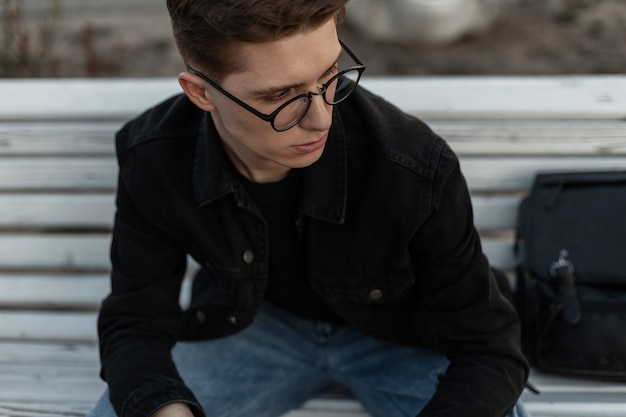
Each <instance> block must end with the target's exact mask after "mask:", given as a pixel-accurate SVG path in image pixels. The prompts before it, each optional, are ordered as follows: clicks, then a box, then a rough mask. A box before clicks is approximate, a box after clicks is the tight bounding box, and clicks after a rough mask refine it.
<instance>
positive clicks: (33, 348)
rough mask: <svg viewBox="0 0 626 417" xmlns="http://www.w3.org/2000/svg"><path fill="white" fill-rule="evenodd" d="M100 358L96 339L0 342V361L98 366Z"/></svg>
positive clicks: (27, 363)
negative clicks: (77, 341)
mask: <svg viewBox="0 0 626 417" xmlns="http://www.w3.org/2000/svg"><path fill="white" fill-rule="evenodd" d="M98 360H99V359H98V344H97V343H96V342H95V341H91V342H89V343H73V342H68V341H62V342H57V343H46V342H0V363H12V364H25V365H33V364H38V365H44V364H48V365H55V366H69V367H85V366H97V364H98Z"/></svg>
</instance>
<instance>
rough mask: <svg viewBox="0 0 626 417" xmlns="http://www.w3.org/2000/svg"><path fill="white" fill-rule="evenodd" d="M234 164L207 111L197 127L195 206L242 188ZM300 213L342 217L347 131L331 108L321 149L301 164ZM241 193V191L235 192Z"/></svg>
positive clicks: (326, 218)
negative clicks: (308, 162)
mask: <svg viewBox="0 0 626 417" xmlns="http://www.w3.org/2000/svg"><path fill="white" fill-rule="evenodd" d="M234 169H235V168H234V167H233V165H232V164H231V163H230V161H229V159H228V156H227V155H226V152H225V151H224V148H223V146H222V142H221V139H220V138H219V135H218V133H217V130H216V129H215V125H214V124H213V120H212V119H211V117H210V114H209V113H205V114H204V117H203V121H202V123H201V124H200V127H199V128H198V138H197V141H196V151H195V156H194V166H193V193H194V199H195V203H196V205H197V206H198V207H200V206H203V205H205V204H209V203H211V202H212V201H215V200H217V199H219V198H221V197H224V196H225V195H227V194H229V193H234V192H235V191H236V190H240V189H241V184H240V183H239V180H238V179H237V178H236V177H237V176H236V174H235V172H234ZM303 171H304V189H303V193H302V200H301V205H300V207H301V208H300V215H299V216H298V219H299V220H298V223H300V221H301V220H300V219H301V217H302V215H303V214H304V215H307V216H309V217H312V218H315V219H318V220H323V221H327V222H331V223H337V224H341V223H343V222H344V221H345V213H346V201H347V190H348V175H347V152H346V135H345V130H344V127H343V124H342V122H341V118H340V117H339V113H338V112H337V111H333V124H332V127H331V129H330V133H329V135H328V141H327V143H326V147H325V149H324V153H323V154H322V156H321V157H320V159H319V160H318V161H317V162H315V163H314V164H313V165H311V166H309V167H307V168H304V169H303ZM236 195H241V193H236Z"/></svg>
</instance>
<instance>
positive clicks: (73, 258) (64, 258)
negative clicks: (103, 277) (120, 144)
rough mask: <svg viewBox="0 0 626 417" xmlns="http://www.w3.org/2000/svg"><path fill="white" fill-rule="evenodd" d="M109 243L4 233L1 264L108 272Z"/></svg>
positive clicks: (496, 248) (495, 244) (506, 247)
mask: <svg viewBox="0 0 626 417" xmlns="http://www.w3.org/2000/svg"><path fill="white" fill-rule="evenodd" d="M109 245H110V237H109V236H108V235H101V236H99V235H91V236H84V235H59V236H55V235H51V236H40V235H1V236H0V265H1V266H2V268H4V269H15V270H19V269H27V270H43V269H54V270H68V271H71V270H74V271H84V270H91V271H108V270H109V268H110V261H109ZM484 246H485V251H486V252H488V254H489V255H490V257H493V259H494V260H497V262H498V264H499V265H500V266H504V265H509V266H510V265H512V264H513V263H512V258H511V255H510V254H509V252H510V251H511V247H512V242H511V241H510V239H509V240H508V241H507V240H501V239H489V238H486V239H485V241H484ZM33 254H37V256H33Z"/></svg>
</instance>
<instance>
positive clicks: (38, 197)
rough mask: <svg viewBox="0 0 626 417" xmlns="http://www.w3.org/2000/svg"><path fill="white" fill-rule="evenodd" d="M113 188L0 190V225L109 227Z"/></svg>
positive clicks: (18, 226)
mask: <svg viewBox="0 0 626 417" xmlns="http://www.w3.org/2000/svg"><path fill="white" fill-rule="evenodd" d="M114 212H115V196H114V195H113V192H108V193H104V194H75V193H43V194H23V193H22V194H0V227H4V228H8V229H20V228H41V227H45V228H55V229H77V228H86V229H93V228H100V229H110V228H111V226H112V223H113V217H114Z"/></svg>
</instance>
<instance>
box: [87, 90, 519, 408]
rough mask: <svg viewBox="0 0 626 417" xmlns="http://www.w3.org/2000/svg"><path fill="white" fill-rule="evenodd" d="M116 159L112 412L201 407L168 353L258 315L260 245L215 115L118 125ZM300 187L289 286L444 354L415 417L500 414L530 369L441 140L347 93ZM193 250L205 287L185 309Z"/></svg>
mask: <svg viewBox="0 0 626 417" xmlns="http://www.w3.org/2000/svg"><path fill="white" fill-rule="evenodd" d="M117 156H118V161H119V166H120V170H119V182H118V189H117V212H116V216H115V224H114V228H113V241H112V245H111V260H112V274H111V285H112V292H111V294H110V295H109V296H108V297H107V298H106V299H105V300H104V302H103V304H102V307H101V310H100V317H99V323H98V326H99V336H100V349H101V357H102V376H103V378H104V379H105V380H106V381H107V383H108V385H109V390H110V398H111V402H112V404H113V406H114V407H115V409H116V411H117V412H118V414H120V415H121V416H122V417H146V416H147V415H148V414H149V413H150V412H151V411H153V410H154V407H155V405H157V404H165V403H167V402H170V401H172V400H179V401H186V402H189V403H190V404H198V399H197V398H196V396H195V393H194V391H192V390H191V389H189V387H188V386H187V385H186V384H185V383H184V382H183V380H182V379H181V378H180V375H179V374H178V371H177V369H176V367H175V366H174V363H173V361H172V359H171V355H170V351H171V349H172V347H173V346H174V345H175V344H176V343H177V342H179V341H203V340H208V339H214V338H218V337H224V336H227V335H231V334H234V333H237V332H240V331H242V330H243V329H245V328H246V327H247V326H249V325H250V324H251V323H252V322H253V321H254V319H255V317H256V315H257V312H258V310H259V307H260V305H261V304H262V302H263V298H264V292H265V288H266V286H267V281H268V261H267V260H268V247H267V241H268V238H267V230H266V225H265V221H264V218H263V216H262V215H261V213H260V210H259V209H258V207H257V206H256V205H255V203H254V201H253V199H252V198H251V197H250V195H249V194H248V193H247V192H246V190H245V188H244V186H243V185H242V184H241V182H240V181H239V180H238V178H237V175H236V174H235V171H234V168H233V167H232V164H231V163H230V161H229V160H228V158H227V156H226V154H225V152H224V150H223V148H222V145H221V141H220V139H219V137H218V135H217V132H216V131H215V127H214V125H213V123H212V120H211V117H210V115H209V114H208V113H205V112H203V111H201V110H200V109H198V108H197V107H196V106H195V105H193V103H191V102H190V101H189V100H188V99H187V98H186V97H185V96H184V95H179V96H175V97H172V98H171V99H169V100H167V101H165V102H163V103H161V104H159V105H157V106H156V107H154V108H152V109H150V110H148V111H147V112H146V113H144V114H143V115H141V116H139V117H138V118H137V119H135V120H133V121H130V122H129V123H128V124H127V125H126V126H124V127H123V128H122V129H121V130H120V132H118V134H117ZM302 182H303V185H302V186H303V189H302V197H301V202H300V209H299V213H298V217H297V223H296V225H297V227H298V230H299V233H301V235H302V236H303V240H304V247H305V248H307V249H306V253H305V257H306V260H307V262H306V277H301V278H299V279H308V281H309V282H310V284H311V286H312V288H313V289H314V290H315V291H316V292H317V293H318V294H319V295H320V296H321V297H322V299H323V300H324V302H325V303H326V304H327V305H328V306H329V307H330V308H331V309H333V311H334V312H335V313H336V314H337V315H339V316H340V317H341V318H342V319H343V320H345V322H346V323H348V324H349V325H350V327H353V328H354V329H356V330H358V331H360V332H362V333H364V334H367V335H368V336H370V337H372V338H375V339H378V340H385V341H388V342H392V343H394V344H401V345H405V346H409V347H412V348H414V349H415V348H419V349H429V350H430V349H436V350H439V351H440V352H443V354H444V355H445V356H446V357H447V358H448V359H449V360H450V365H449V367H448V369H447V372H446V373H445V375H444V376H443V377H442V378H441V381H440V383H439V385H438V388H437V392H436V393H435V395H434V396H433V397H432V398H431V400H430V401H429V402H428V404H426V406H425V407H424V409H423V410H422V412H421V413H420V416H422V417H429V416H437V417H448V416H450V417H458V416H463V417H473V416H476V417H502V416H503V415H505V414H506V413H507V412H508V410H510V409H511V407H513V405H514V404H515V403H516V401H517V399H518V397H519V395H520V393H521V392H522V390H523V388H524V385H525V382H526V378H527V376H528V364H527V362H526V360H525V358H524V356H523V355H522V353H521V350H520V346H519V344H520V343H519V337H520V333H519V330H520V329H519V322H518V318H517V315H516V312H515V310H514V308H513V307H512V305H511V304H510V303H509V302H508V301H507V300H506V299H505V298H504V297H503V296H502V295H501V293H500V292H499V290H498V285H497V283H496V281H495V279H494V277H493V276H492V274H491V272H490V269H489V263H488V261H487V259H486V257H485V256H484V255H483V252H482V249H481V244H480V239H479V237H478V234H477V232H476V230H475V228H474V226H473V217H472V207H471V202H470V196H469V191H468V189H467V185H466V183H465V180H464V178H463V175H462V173H461V170H460V166H459V161H458V159H457V157H456V155H455V154H454V153H453V152H452V150H451V149H450V148H449V147H448V145H447V144H446V143H445V141H444V140H442V139H441V138H440V137H438V136H437V135H436V134H435V133H433V132H432V130H431V129H429V128H428V127H427V126H426V125H425V124H424V123H422V122H421V121H420V120H418V119H416V118H414V117H412V116H409V115H407V114H404V113H402V112H401V111H399V110H398V109H397V108H395V107H394V106H392V105H391V104H389V103H387V102H386V101H384V100H383V99H381V98H380V97H378V96H375V95H373V94H371V93H369V92H368V91H366V90H365V89H363V88H361V87H358V88H357V89H356V90H355V92H354V93H353V94H352V95H351V96H350V97H349V98H348V99H347V100H346V101H344V102H342V103H341V104H339V105H337V106H335V107H334V110H333V125H332V128H331V130H330V132H329V136H328V141H327V144H326V148H325V150H324V153H323V154H322V156H321V157H320V159H319V160H318V161H317V162H316V163H314V164H313V165H311V166H309V167H307V168H303V169H302ZM188 256H191V257H192V258H193V259H194V260H195V261H196V262H197V263H198V264H199V265H201V266H202V267H203V268H204V269H205V270H206V271H207V274H205V275H206V278H205V279H206V280H207V282H204V283H203V285H199V286H198V287H197V288H198V289H199V290H198V291H195V292H194V294H193V300H192V302H191V307H190V308H189V309H188V310H186V311H181V307H180V306H179V291H180V286H181V282H182V279H183V277H184V274H185V271H186V267H187V257H188ZM198 409H199V407H198ZM198 415H202V414H201V413H200V412H198Z"/></svg>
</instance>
